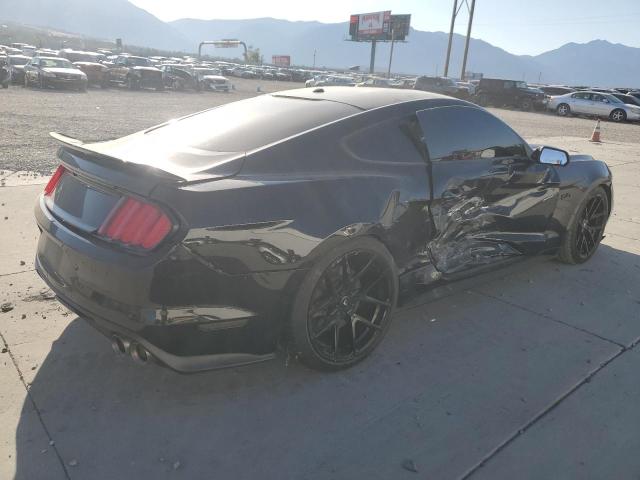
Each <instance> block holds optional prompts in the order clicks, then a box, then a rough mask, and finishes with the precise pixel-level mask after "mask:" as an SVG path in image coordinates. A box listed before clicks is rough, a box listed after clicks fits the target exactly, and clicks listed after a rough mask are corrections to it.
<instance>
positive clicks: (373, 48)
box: [369, 38, 376, 74]
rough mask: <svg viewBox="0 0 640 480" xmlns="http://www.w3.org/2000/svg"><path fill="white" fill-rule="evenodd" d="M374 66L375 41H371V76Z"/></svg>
mask: <svg viewBox="0 0 640 480" xmlns="http://www.w3.org/2000/svg"><path fill="white" fill-rule="evenodd" d="M375 66H376V39H375V38H374V39H373V40H371V62H370V63H369V73H371V74H373V71H374V70H375Z"/></svg>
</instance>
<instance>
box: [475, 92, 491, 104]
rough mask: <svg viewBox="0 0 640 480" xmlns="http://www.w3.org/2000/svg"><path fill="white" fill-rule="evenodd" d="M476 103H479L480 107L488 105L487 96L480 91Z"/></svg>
mask: <svg viewBox="0 0 640 480" xmlns="http://www.w3.org/2000/svg"><path fill="white" fill-rule="evenodd" d="M478 105H480V106H481V107H488V106H489V96H488V95H486V94H484V93H481V94H480V95H478Z"/></svg>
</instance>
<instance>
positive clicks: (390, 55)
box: [387, 28, 396, 78]
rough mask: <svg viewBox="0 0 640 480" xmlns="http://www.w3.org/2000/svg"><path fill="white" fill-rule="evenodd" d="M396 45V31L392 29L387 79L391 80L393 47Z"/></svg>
mask: <svg viewBox="0 0 640 480" xmlns="http://www.w3.org/2000/svg"><path fill="white" fill-rule="evenodd" d="M395 43H396V29H395V28H392V29H391V51H390V52H389V69H388V70H387V78H391V62H392V60H393V45H394V44H395Z"/></svg>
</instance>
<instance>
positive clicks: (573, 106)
mask: <svg viewBox="0 0 640 480" xmlns="http://www.w3.org/2000/svg"><path fill="white" fill-rule="evenodd" d="M547 108H549V109H550V110H555V111H556V112H557V113H558V115H561V116H563V117H566V116H568V115H571V114H578V115H594V116H596V117H606V118H610V119H611V120H613V121H614V122H624V121H627V120H630V121H638V120H640V107H637V106H635V105H627V104H625V103H623V102H622V101H621V100H619V99H617V98H616V97H614V96H613V95H611V94H608V93H601V92H589V91H584V92H573V93H567V94H566V95H558V96H555V97H551V98H549V101H548V103H547Z"/></svg>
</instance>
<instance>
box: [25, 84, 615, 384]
mask: <svg viewBox="0 0 640 480" xmlns="http://www.w3.org/2000/svg"><path fill="white" fill-rule="evenodd" d="M53 135H54V136H55V137H56V138H57V139H58V140H60V141H61V143H62V146H61V148H60V150H59V154H58V155H59V158H60V162H61V163H60V166H59V168H58V169H57V171H56V172H55V174H54V175H53V177H52V178H51V181H50V182H49V184H48V185H47V186H46V188H45V191H44V193H43V194H42V195H41V197H40V199H39V201H38V203H37V205H36V209H35V210H36V219H37V223H38V225H39V228H40V230H41V232H42V233H41V236H40V240H39V243H38V250H37V258H36V268H37V271H38V272H39V273H40V275H41V276H42V278H43V279H44V280H45V281H46V282H47V283H48V284H49V286H50V287H51V288H52V289H53V290H54V292H55V293H56V294H57V296H58V298H59V299H60V301H61V302H62V303H63V304H65V305H66V306H67V307H68V308H69V309H71V310H72V311H74V312H75V313H77V314H78V315H79V316H80V317H83V318H85V319H86V320H87V321H88V322H90V323H91V324H92V325H94V326H95V327H96V328H97V329H98V330H100V331H101V332H103V333H104V334H105V335H107V336H108V337H109V338H110V339H111V340H112V345H113V347H114V349H115V350H116V351H118V352H121V353H127V354H130V355H131V356H133V358H134V359H136V360H138V361H141V362H145V361H147V360H150V359H155V360H156V361H158V362H160V363H161V364H164V365H166V366H169V367H171V368H173V369H175V370H178V371H182V372H193V371H198V370H204V369H209V368H217V367H223V366H231V365H240V364H248V363H252V362H257V361H261V360H266V359H269V358H273V356H274V352H275V351H276V349H277V347H278V346H279V345H286V348H287V349H288V350H289V352H292V353H293V352H295V354H296V355H298V356H299V358H300V359H301V360H302V361H303V362H304V363H305V364H307V365H309V366H311V367H314V368H320V369H326V370H334V369H339V368H344V367H348V366H351V365H353V364H355V363H356V362H358V361H360V360H362V359H363V358H364V357H366V356H367V355H368V354H369V353H371V351H372V350H373V349H374V348H376V346H377V345H378V344H379V343H380V341H381V340H382V338H383V337H384V335H385V333H386V332H387V330H388V328H389V326H390V323H391V319H392V315H393V311H394V307H395V305H396V303H397V300H398V295H399V290H400V289H401V287H403V286H405V285H412V284H416V283H417V284H423V285H438V284H441V283H442V282H447V281H452V280H456V279H459V278H462V277H467V276H470V275H473V274H476V273H478V272H481V271H485V270H487V269H491V268H494V267H498V266H502V265H505V264H509V263H512V262H515V261H518V260H521V259H523V258H525V257H528V256H532V255H541V254H545V255H557V256H558V257H559V258H560V259H561V260H563V261H565V262H567V263H581V262H584V261H586V260H587V259H588V258H589V257H591V256H592V255H593V253H594V252H595V250H596V249H597V247H598V245H599V243H600V240H601V239H602V235H603V231H604V227H605V224H606V222H607V219H608V217H609V213H610V210H611V205H612V184H611V172H610V171H609V169H608V168H607V166H606V165H605V164H604V163H602V162H600V161H596V160H594V159H593V158H591V157H588V156H584V155H572V156H569V155H568V154H567V153H566V152H564V151H562V150H557V149H553V148H549V147H538V148H532V147H530V146H529V145H528V144H527V143H526V142H525V141H524V140H523V139H522V138H521V137H520V136H518V135H517V134H516V133H515V132H514V131H513V130H512V129H511V128H509V127H508V126H507V125H506V124H504V123H503V122H502V121H500V120H498V119H497V118H496V117H494V116H493V115H491V114H490V113H488V112H487V111H485V110H483V109H482V108H479V107H477V106H475V105H473V104H470V103H468V102H464V101H461V100H457V99H453V98H449V97H445V96H441V95H436V94H430V93H425V92H420V91H410V90H395V89H394V90H392V89H365V88H349V87H325V88H315V89H313V88H311V89H299V90H291V91H286V92H280V93H275V94H270V95H262V96H258V97H255V98H252V99H248V100H242V101H239V102H234V103H230V104H227V105H224V106H220V107H217V108H213V109H210V110H206V111H204V112H201V113H197V114H194V115H190V116H187V117H184V118H181V119H178V120H174V121H170V122H167V123H165V124H162V125H159V126H156V127H153V128H150V129H148V130H145V131H142V132H139V133H136V134H133V135H130V136H127V137H124V138H121V139H118V140H113V141H108V142H101V143H92V144H85V143H82V142H80V141H77V140H73V139H70V138H68V137H65V136H62V135H57V134H53Z"/></svg>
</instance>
